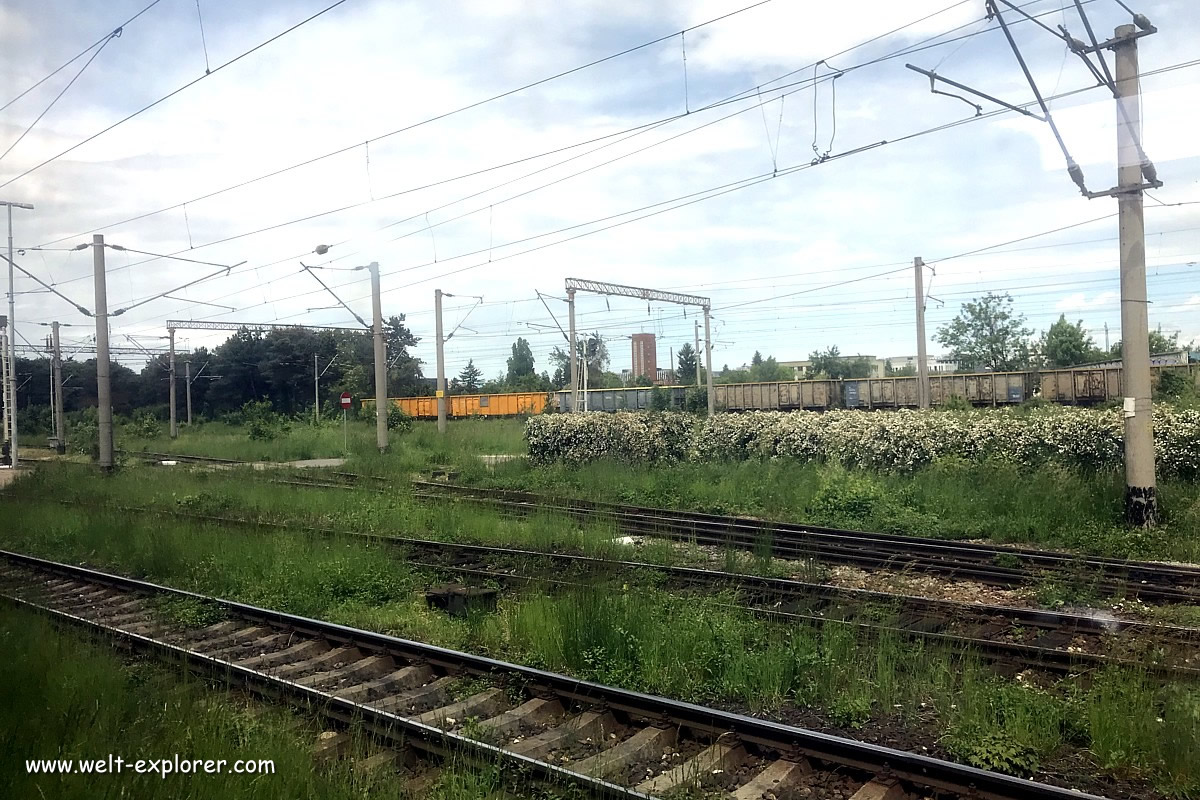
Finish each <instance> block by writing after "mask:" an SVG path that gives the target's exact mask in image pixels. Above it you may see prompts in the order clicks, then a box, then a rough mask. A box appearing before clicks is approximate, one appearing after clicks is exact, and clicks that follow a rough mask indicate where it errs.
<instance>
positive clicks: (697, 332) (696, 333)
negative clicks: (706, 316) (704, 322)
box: [692, 320, 700, 388]
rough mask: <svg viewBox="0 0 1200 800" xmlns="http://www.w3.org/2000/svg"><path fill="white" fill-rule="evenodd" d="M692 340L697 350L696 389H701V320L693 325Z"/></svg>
mask: <svg viewBox="0 0 1200 800" xmlns="http://www.w3.org/2000/svg"><path fill="white" fill-rule="evenodd" d="M692 339H693V341H694V342H695V344H694V345H693V347H695V348H696V350H695V354H696V388H700V320H696V321H695V322H693V323H692Z"/></svg>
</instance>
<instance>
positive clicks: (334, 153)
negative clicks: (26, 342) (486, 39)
mask: <svg viewBox="0 0 1200 800" xmlns="http://www.w3.org/2000/svg"><path fill="white" fill-rule="evenodd" d="M345 1H346V0H338V2H336V3H334V4H333V5H331V6H329V7H328V8H325V9H324V10H322V11H320V12H318V13H317V14H314V15H313V16H312V17H309V19H306V20H304V22H308V21H309V20H312V19H315V18H316V17H319V16H320V15H321V14H324V13H325V12H326V11H330V10H331V9H333V8H335V7H337V6H339V5H341V4H342V3H344V2H345ZM770 2H772V0H758V2H756V3H752V4H751V5H748V6H745V7H743V8H739V9H737V10H735V11H730V12H729V13H727V14H722V15H721V16H719V17H713V18H712V19H709V20H706V21H704V22H701V23H698V24H696V25H692V26H691V27H688V28H684V29H683V31H676V32H674V33H670V34H667V35H665V36H660V37H658V38H657V39H651V40H650V41H648V42H643V43H642V44H639V45H634V46H633V47H628V48H626V49H624V50H621V51H620V52H617V53H612V54H610V55H607V56H604V57H603V58H598V59H595V60H594V61H589V62H588V63H586V64H580V65H578V66H575V67H571V68H570V69H566V70H563V71H562V72H558V73H555V74H554V75H550V76H547V77H545V78H539V79H538V80H536V81H531V82H530V83H526V84H524V85H522V86H518V87H516V88H514V89H508V90H506V91H504V92H501V93H499V94H495V95H492V96H491V97H486V98H484V99H482V100H476V101H475V102H473V103H468V104H467V105H465V106H460V107H459V108H456V109H453V110H451V111H444V112H442V113H440V114H436V115H434V116H432V117H428V118H426V119H423V120H421V121H419V122H414V123H410V124H408V125H405V126H403V127H400V128H396V129H395V130H392V131H389V132H387V133H384V134H380V135H379V136H375V137H373V138H371V139H367V140H366V141H365V142H355V143H354V144H351V145H346V146H345V147H341V148H338V149H337V150H331V151H330V152H328V153H324V154H322V155H319V156H314V157H312V158H309V159H306V160H304V161H299V162H297V163H295V164H292V165H290V166H287V167H282V168H280V169H277V170H274V171H272V172H268V173H265V174H263V175H259V176H258V177H256V178H250V179H248V180H245V181H242V182H241V183H237V184H234V185H232V186H227V187H225V188H224V189H218V190H216V191H213V192H209V193H208V194H204V195H201V196H199V197H194V198H192V199H191V200H185V201H183V202H181V203H176V204H175V205H172V206H167V207H165V208H161V209H159V210H157V211H151V212H148V213H146V214H142V215H139V216H137V217H132V218H131V219H127V220H124V221H123V222H118V223H113V225H110V226H103V227H114V226H116V225H124V224H126V223H128V222H132V221H134V220H138V219H144V218H145V217H149V216H153V215H155V214H161V213H163V212H164V211H172V210H174V209H176V208H181V207H183V206H185V205H187V204H189V203H196V202H199V201H200V200H207V199H209V198H211V197H216V196H217V195H220V194H224V193H225V192H230V191H233V190H234V189H240V188H242V187H244V186H249V185H250V184H253V183H257V182H259V181H263V180H266V179H268V178H273V177H276V176H277V175H282V174H284V173H286V172H290V171H292V170H294V169H299V168H300V167H306V166H308V165H310V164H315V163H316V162H318V161H323V160H324V159H327V158H332V157H333V156H337V155H341V154H343V153H348V152H350V151H351V150H354V149H356V148H358V147H361V146H363V145H364V144H367V145H369V144H374V143H376V142H380V141H383V140H384V139H387V138H389V137H392V136H396V135H398V134H401V133H405V132H406V131H411V130H413V129H415V128H419V127H422V126H424V125H428V124H430V123H433V122H437V121H439V120H443V119H446V118H448V117H452V116H454V115H456V114H461V113H462V112H464V111H470V110H471V109H474V108H478V107H480V106H483V105H486V104H488V103H492V102H495V101H496V100H502V99H503V98H505V97H510V96H512V95H514V94H519V93H521V92H524V91H526V90H528V89H532V88H534V87H537V86H541V85H542V84H544V83H549V82H551V81H555V80H558V79H559V78H564V77H566V76H568V75H572V74H574V73H576V72H581V71H583V70H586V69H590V68H591V67H595V66H598V65H600V64H603V63H605V62H607V61H612V60H613V59H617V58H621V57H622V56H626V55H629V54H630V53H634V52H637V51H638V50H643V49H645V48H647V47H651V46H653V45H656V44H659V43H660V42H664V41H666V40H668V39H672V38H674V37H676V36H679V35H680V34H681V33H684V32H687V31H694V30H698V29H699V28H703V27H705V26H708V25H712V24H714V23H717V22H720V21H722V20H725V19H728V18H730V17H733V16H736V15H738V14H741V13H743V12H746V11H750V10H751V9H755V8H758V7H759V6H763V5H766V4H767V3H770ZM304 22H301V23H300V24H299V25H296V26H294V27H292V28H289V29H288V30H286V31H284V32H283V33H282V34H279V36H283V35H284V34H286V33H289V32H291V31H292V30H295V28H297V27H299V26H300V25H303V24H304ZM279 36H276V37H275V38H276V39H277V38H279ZM272 41H274V39H270V40H268V41H267V42H264V43H263V44H262V45H258V47H255V48H254V49H253V50H248V51H246V52H245V53H243V54H242V55H240V56H238V57H237V58H234V59H232V60H231V61H227V62H226V63H225V64H222V65H221V66H219V67H217V68H216V69H215V70H213V72H217V71H218V70H220V69H222V68H223V67H225V66H228V65H229V64H232V63H233V62H234V61H237V60H238V59H240V58H242V57H243V56H245V55H249V54H250V53H252V52H254V50H257V49H259V47H263V46H264V45H266V44H270V42H272ZM208 74H209V73H205V75H203V76H201V78H197V79H196V80H195V81H192V83H189V84H187V85H185V86H183V87H181V88H180V89H176V90H175V91H174V92H172V93H171V94H169V95H167V96H166V97H164V98H162V99H161V100H157V101H155V102H154V103H152V104H151V105H150V106H147V107H146V108H143V109H142V110H141V111H138V112H135V113H134V114H132V115H131V116H129V117H126V118H125V119H124V120H121V122H125V121H127V120H129V119H132V118H133V117H134V116H137V115H138V114H140V113H142V111H145V110H147V109H149V108H151V107H153V106H154V105H157V104H158V103H161V102H162V101H163V100H166V99H168V98H169V97H171V96H172V95H174V94H178V93H179V92H181V91H183V89H186V88H187V87H188V86H191V85H193V84H194V83H196V82H197V81H199V80H201V79H202V78H204V77H207V76H208ZM119 124H121V123H120V122H118V123H117V125H119ZM114 127H116V125H113V126H110V127H109V128H106V129H105V130H103V131H100V133H97V134H95V135H94V136H92V137H90V138H89V139H85V140H84V141H82V142H80V143H79V144H77V145H75V146H74V147H72V148H70V149H68V150H65V151H63V152H62V153H59V154H58V155H57V156H54V158H52V159H49V160H48V161H45V162H43V163H42V164H39V165H38V166H37V167H34V168H33V169H31V170H29V171H27V172H25V173H22V174H21V175H18V176H17V177H16V178H13V179H12V180H18V179H19V178H22V177H24V176H25V175H28V174H29V172H32V171H33V170H34V169H39V168H41V167H43V166H45V165H46V164H48V163H50V161H53V160H54V159H55V158H60V157H62V156H64V155H66V154H67V153H69V152H70V151H71V150H73V149H75V147H79V146H80V145H82V144H86V143H87V142H89V141H91V140H92V139H94V138H96V136H100V135H102V134H104V133H106V132H107V131H109V130H112V128H114ZM9 183H12V181H8V182H7V183H3V184H0V188H3V187H4V186H7V185H8V184H9ZM98 230H101V228H94V229H92V230H90V231H85V232H84V233H79V234H75V236H83V235H86V234H88V233H93V232H95V231H98ZM64 238H73V237H64ZM60 241H62V239H56V240H55V241H54V242H47V244H54V243H55V242H60Z"/></svg>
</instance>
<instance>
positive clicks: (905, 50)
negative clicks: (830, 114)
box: [64, 0, 1094, 282]
mask: <svg viewBox="0 0 1200 800" xmlns="http://www.w3.org/2000/svg"><path fill="white" fill-rule="evenodd" d="M1084 2H1094V0H1084ZM961 4H962V3H961V2H959V3H955V4H953V5H951V6H948V7H947V8H945V9H942V10H941V11H938V12H933V13H932V14H930V15H927V16H926V17H923V18H921V19H920V20H917V21H915V22H913V23H909V24H908V25H904V26H900V27H899V28H896V29H893V31H892V32H895V31H898V30H903V29H904V28H906V27H909V25H913V24H917V23H918V22H921V21H924V20H925V19H928V18H930V17H932V16H936V15H937V14H939V13H943V12H944V11H947V10H950V9H952V8H954V7H957V6H958V5H961ZM752 7H753V6H750V7H747V8H752ZM1047 13H1049V12H1047ZM726 16H729V15H726ZM718 19H721V18H718ZM710 22H711V21H710ZM704 24H709V23H702V24H701V25H704ZM696 27H701V26H700V25H698V26H693V28H692V29H694V28H696ZM965 27H967V26H966V25H962V26H959V27H958V28H956V29H954V30H960V29H962V28H965ZM978 33H982V31H980V32H977V33H976V34H970V35H977V34H978ZM883 35H886V34H883ZM883 35H880V36H876V37H873V38H872V39H869V40H867V42H865V43H863V45H865V44H867V43H870V42H873V41H876V40H878V39H879V38H881V36H883ZM944 35H945V34H938V35H936V36H933V37H928V38H927V39H926V40H923V42H920V43H917V45H913V46H908V47H906V48H902V49H901V50H900V51H897V52H894V53H891V54H887V55H885V56H882V57H880V58H876V59H871V60H869V61H866V62H863V63H860V64H857V65H854V66H853V67H850V68H847V69H846V70H842V71H840V72H839V73H838V74H839V75H840V74H844V73H845V72H848V71H850V70H853V69H859V68H862V67H864V66H869V65H871V64H873V63H879V62H880V61H882V60H886V59H887V58H891V57H896V56H898V55H901V54H903V53H905V52H913V51H914V50H915V49H917V48H918V47H919V46H920V45H923V44H924V43H926V42H930V41H933V40H936V39H938V38H940V37H941V36H944ZM952 41H955V40H953V39H951V40H948V41H947V42H943V43H942V44H946V43H949V42H952ZM863 45H854V46H851V47H849V48H846V49H845V50H843V51H841V53H839V54H837V55H842V54H845V53H847V52H850V51H851V50H854V49H857V48H858V47H860V46H863ZM635 49H636V48H635ZM789 74H794V71H793V73H789ZM826 79H828V78H826ZM800 83H801V84H806V83H807V81H802V82H800ZM792 85H795V84H792ZM758 88H759V89H761V87H758ZM783 88H786V87H776V90H780V89H783ZM752 91H755V90H754V89H749V90H745V91H743V92H740V93H738V94H737V95H733V96H732V98H729V99H726V100H724V101H720V102H718V103H714V104H710V107H716V106H718V105H722V104H724V103H728V102H731V101H733V100H734V99H736V98H742V99H745V97H744V96H746V95H748V94H749V93H750V92H752ZM781 103H782V101H781ZM693 113H695V112H693ZM781 113H782V107H781ZM731 116H732V115H731ZM676 118H678V117H674V118H667V119H665V120H660V121H658V122H655V123H649V124H648V125H645V126H638V127H637V128H634V129H632V130H633V131H635V132H636V131H638V130H646V129H652V128H653V127H657V126H658V125H659V124H662V123H665V122H669V121H671V120H672V119H676ZM700 127H704V126H700ZM698 129H699V128H697V129H694V130H698ZM618 135H619V134H618ZM601 138H606V137H601ZM672 138H674V137H672ZM664 141H669V140H664ZM635 152H640V151H635ZM585 155H586V154H585ZM627 155H632V154H627ZM567 160H571V159H567ZM614 160H619V159H614ZM608 163H611V162H608ZM552 166H554V165H552ZM540 171H544V169H542V170H536V171H535V172H534V173H531V174H536V173H537V172H540ZM586 171H589V170H583V171H581V172H580V173H577V174H582V172H586ZM515 180H519V178H518V179H514V180H513V181H507V182H505V183H504V184H501V185H507V184H508V183H512V182H515ZM557 182H558V181H555V182H551V183H549V184H546V186H550V185H554V184H555V183H557ZM542 188H544V187H542ZM405 191H406V192H407V190H405ZM486 191H487V190H485V191H484V192H477V193H475V195H469V196H468V197H471V196H476V195H478V194H483V193H485V192H486ZM523 194H528V192H526V193H523ZM519 196H523V195H519ZM379 199H386V198H379ZM189 202H191V201H189ZM369 202H373V201H364V202H362V203H356V204H351V205H349V206H343V207H341V208H337V209H331V210H327V211H324V212H318V213H317V214H311V215H307V216H305V217H301V218H298V219H293V220H288V221H285V222H282V223H276V224H273V225H269V226H265V227H262V228H259V229H256V230H254V231H250V232H247V233H242V234H237V235H235V236H231V237H225V238H224V239H218V240H215V241H213V242H208V243H206V244H203V245H200V247H208V246H212V245H215V244H221V243H224V242H228V241H232V240H234V239H238V238H244V237H247V236H252V235H256V234H259V233H263V232H267V231H270V230H275V229H278V228H281V227H284V226H286V225H291V224H296V223H298V222H303V221H309V220H312V219H315V218H317V217H319V216H325V215H328V214H332V213H338V212H340V211H344V210H347V209H350V208H356V207H359V206H362V205H365V204H367V203H369ZM447 205H449V204H447ZM442 207H445V206H442ZM417 216H419V215H413V216H412V217H408V218H406V219H405V220H401V222H404V221H409V220H411V219H415V218H416V217H417ZM460 218H461V217H460ZM439 224H444V223H439ZM386 227H389V226H384V228H386ZM381 230H382V229H381ZM188 249H196V248H195V247H194V246H193V245H192V242H190V241H189V248H188ZM177 252H186V250H181V251H177ZM301 255H303V253H300V254H295V255H292V256H289V257H285V258H283V259H280V260H278V261H276V262H272V263H273V264H279V263H283V262H285V261H288V260H291V259H294V258H296V257H299V256H301ZM143 263H147V262H145V261H140V262H133V263H131V264H127V265H126V266H124V267H118V268H117V269H116V270H114V271H119V270H121V269H125V268H128V267H133V266H137V265H139V264H143ZM268 266H269V265H268ZM86 277H87V276H80V277H79V278H74V279H69V280H68V281H64V282H69V281H70V280H83V279H85V278H86Z"/></svg>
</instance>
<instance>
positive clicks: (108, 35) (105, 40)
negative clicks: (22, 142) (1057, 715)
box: [0, 0, 162, 111]
mask: <svg viewBox="0 0 1200 800" xmlns="http://www.w3.org/2000/svg"><path fill="white" fill-rule="evenodd" d="M161 2H162V0H154V2H152V3H150V5H148V6H146V7H145V8H143V9H142V10H141V11H139V12H137V13H136V14H134V15H133V16H132V17H130V18H129V19H127V20H125V21H124V22H122V23H121V24H120V25H118V26H117V27H116V28H114V29H113V30H111V31H109V32H108V33H106V34H104V35H103V36H101V37H100V38H99V39H97V40H96V41H95V42H93V43H92V44H90V45H88V46H87V47H85V48H84V49H83V50H80V51H79V52H78V53H77V54H76V55H75V56H73V57H72V58H71V59H70V60H68V61H66V62H65V63H63V64H62V65H61V66H59V67H58V69H56V70H54V71H53V72H51V73H50V74H49V75H47V76H46V77H44V78H42V79H41V80H40V81H38V82H37V83H35V84H33V85H32V86H30V87H29V88H28V89H26V90H25V91H23V92H21V93H20V94H18V95H17V96H16V97H14V98H13V99H11V100H9V101H8V102H7V103H5V104H4V105H3V106H0V111H4V110H5V109H7V108H8V107H9V106H11V105H12V104H13V103H15V102H17V101H18V100H20V99H21V98H22V97H24V96H25V95H27V94H29V93H30V92H32V91H33V90H34V89H36V88H38V87H39V86H41V85H42V84H43V83H45V82H46V81H48V80H50V79H51V78H53V77H54V76H55V75H57V74H58V73H60V72H62V71H63V70H64V69H66V68H67V67H69V66H71V65H72V64H74V63H75V62H76V61H78V60H79V59H81V58H83V57H84V56H85V55H87V54H88V53H90V52H91V51H92V50H95V49H96V47H98V46H100V45H103V44H107V43H108V40H109V39H111V38H112V37H113V34H115V33H116V32H117V31H119V30H121V29H122V28H125V27H126V26H128V25H129V23H131V22H133V21H134V20H136V19H137V18H138V17H140V16H141V15H142V14H145V13H146V12H147V11H149V10H150V9H152V8H154V7H155V6H156V5H158V4H159V3H161Z"/></svg>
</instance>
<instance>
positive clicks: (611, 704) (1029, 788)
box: [0, 550, 1101, 800]
mask: <svg viewBox="0 0 1200 800" xmlns="http://www.w3.org/2000/svg"><path fill="white" fill-rule="evenodd" d="M0 557H2V558H4V559H6V560H8V561H9V562H11V563H15V564H20V565H23V566H25V567H28V568H32V569H36V570H40V571H43V572H51V573H57V574H60V575H64V576H68V577H70V578H73V579H77V580H83V581H86V582H90V583H99V584H106V585H109V586H114V587H117V588H121V589H125V590H128V591H131V592H136V593H140V594H145V595H158V596H169V597H179V598H188V599H191V600H193V601H197V602H201V603H206V604H211V605H212V606H214V607H216V608H219V609H221V610H222V611H224V612H225V613H226V614H228V615H230V616H235V617H239V618H242V619H246V620H256V621H261V622H265V623H268V624H269V625H272V626H275V627H280V628H284V629H286V630H289V631H293V632H301V633H306V634H308V635H311V636H314V637H319V638H321V639H323V640H327V641H329V642H336V643H341V644H342V645H345V646H352V647H356V648H359V649H362V650H365V651H373V652H377V653H381V654H398V655H400V656H402V657H404V658H405V659H406V660H408V661H410V662H411V661H414V660H420V661H423V662H425V663H428V664H434V665H438V666H439V667H441V668H443V669H447V670H451V671H459V670H465V671H468V672H472V673H475V674H477V675H510V676H515V677H518V678H520V679H521V680H522V681H523V682H524V683H525V685H526V686H527V687H537V688H539V689H541V690H543V691H547V692H550V693H553V694H554V695H556V696H558V697H560V698H566V699H569V700H571V701H574V702H582V703H586V704H596V703H603V704H604V706H605V707H607V708H609V709H617V710H620V711H622V712H624V713H628V714H631V715H633V716H636V717H638V718H643V719H651V720H654V719H658V720H662V721H663V722H665V723H668V724H672V725H678V726H681V727H685V728H688V729H690V730H693V731H702V732H708V733H712V734H715V735H728V734H732V735H734V736H736V737H737V738H738V739H739V740H740V741H742V742H749V743H754V744H756V745H759V746H762V747H765V748H768V749H770V750H772V751H774V752H777V753H781V754H789V755H792V754H795V755H799V756H802V757H810V758H815V759H818V760H820V761H822V762H827V763H832V764H838V765H843V766H848V767H852V768H855V769H859V770H864V771H866V772H870V773H875V774H878V773H886V774H887V775H888V776H890V777H894V778H898V779H901V780H905V781H907V782H909V783H912V784H916V785H918V786H924V787H930V788H934V789H941V790H945V791H951V792H955V793H958V794H966V795H969V796H971V797H979V798H991V799H992V800H1015V799H1016V798H1038V799H1040V800H1101V798H1099V796H1098V795H1093V794H1088V793H1084V792H1079V791H1075V790H1073V789H1066V788H1062V787H1058V786H1051V785H1048V784H1044V783H1039V782H1037V781H1031V780H1027V779H1024V778H1017V777H1013V776H1009V775H1002V774H1000V773H995V772H988V771H986V770H982V769H978V768H975V767H970V766H966V765H963V764H957V763H954V762H950V761H944V760H941V759H937V758H933V757H931V756H925V755H920V754H917V753H910V752H907V751H903V750H895V749H892V748H888V747H883V746H880V745H875V744H870V743H866V742H859V741H855V740H852V739H846V738H843V737H840V736H833V735H831V734H825V733H820V732H817V731H811V730H806V729H803V728H797V727H793V726H790V725H785V724H782V723H778V722H772V721H769V720H763V719H757V718H755V717H748V716H745V715H741V714H736V713H733V712H729V711H722V710H719V709H713V708H705V707H703V706H698V705H695V704H692V703H686V702H682V701H678V700H670V699H668V698H664V697H657V696H654V695H648V694H644V693H641V692H634V691H630V690H627V689H620V688H616V687H611V686H604V685H601V684H597V683H593V682H590V681H584V680H580V679H578V678H573V677H570V676H567V675H561V674H558V673H553V672H548V671H546V670H539V669H534V668H531V667H524V666H521V665H518V664H512V663H509V662H504V661H500V660H497V659H492V658H487V657H485V656H479V655H474V654H471V653H463V652H459V651H455V650H450V649H448V648H443V647H437V646H435V645H429V644H423V643H421V642H415V641H411V640H407V639H401V638H398V637H395V636H389V635H387V634H382V633H376V632H373V631H365V630H360V629H357V628H352V627H349V626H346V625H339V624H337V623H332V622H324V621H321V620H315V619H311V618H308V617H302V616H298V615H294V614H287V613H284V612H280V611H273V610H270V609H264V608H260V607H257V606H252V605H249V604H245V603H239V602H236V601H232V600H225V599H221V598H213V597H207V596H205V595H201V594H198V593H195V592H190V591H186V590H181V589H173V588H170V587H166V586H162V585H159V584H154V583H149V582H146V581H140V580H136V579H133V578H127V577H124V576H120V575H112V574H108V573H104V572H99V571H97V570H92V569H88V568H85V567H79V566H74V565H68V564H63V563H59V562H54V561H49V560H46V559H41V558H37V557H34V556H29V555H25V554H21V553H14V552H11V551H6V550H0ZM80 619H81V618H80ZM87 622H88V624H89V625H93V626H95V625H96V623H95V622H92V621H87ZM122 634H124V635H126V636H129V635H131V634H128V633H126V632H124V631H122ZM141 638H142V639H144V640H146V645H147V646H150V642H153V643H154V646H156V647H158V648H162V647H163V646H165V645H164V643H159V642H156V641H154V640H152V639H150V638H149V637H141ZM175 649H176V650H181V649H180V648H175ZM189 653H190V651H187V650H186V649H182V651H181V652H179V653H178V655H180V656H183V657H185V658H188V660H189V663H196V664H199V665H201V666H207V667H208V668H216V669H219V670H227V669H234V670H235V673H234V674H236V675H238V676H239V677H240V678H243V679H245V680H248V681H252V682H256V683H257V682H259V681H260V680H261V679H262V678H268V677H269V676H265V675H262V674H261V673H257V672H255V671H254V670H248V669H245V668H235V667H234V666H233V665H230V664H228V663H227V662H223V661H220V660H219V659H212V658H209V657H206V656H202V657H201V658H200V659H193V658H192V657H191V656H190V655H189ZM197 655H198V654H197ZM272 680H273V681H274V683H273V685H277V686H278V688H279V689H280V690H281V691H286V692H288V693H289V694H295V695H298V696H303V697H307V698H309V699H313V700H317V699H320V700H322V701H325V697H326V696H325V695H324V694H322V693H316V695H317V696H314V694H313V692H312V690H309V689H308V688H307V687H300V686H296V685H293V684H290V683H289V682H287V681H280V680H278V679H272ZM299 690H303V691H299ZM333 705H334V707H335V709H337V710H341V711H343V712H344V713H346V714H349V715H353V716H355V717H356V718H357V716H358V715H363V717H364V718H374V719H376V720H379V721H381V722H383V723H386V724H387V725H389V726H391V727H392V728H402V729H404V730H405V731H406V732H407V733H409V734H410V735H411V736H412V737H413V738H414V739H421V740H425V741H430V740H432V741H435V742H438V743H445V744H452V745H454V746H456V747H458V746H461V747H463V748H486V749H484V750H481V751H477V752H487V753H488V754H489V755H492V756H493V757H503V758H508V757H509V756H510V755H515V754H510V753H508V752H507V751H505V750H503V749H500V748H491V747H488V746H486V745H483V744H482V743H477V742H473V741H471V740H467V739H465V737H460V736H454V735H453V734H446V733H444V732H442V731H440V729H436V728H432V727H430V726H425V725H421V724H419V723H416V722H414V721H413V720H408V719H405V718H403V717H399V716H397V715H394V714H386V712H380V711H378V710H375V709H372V708H371V707H370V706H363V705H361V704H358V703H353V702H349V701H342V702H340V703H334V704H333ZM451 737H452V738H451ZM522 761H523V763H524V762H529V763H526V764H525V766H527V767H528V768H529V769H531V770H534V771H535V774H551V775H553V776H554V778H555V779H559V780H565V781H569V782H572V783H575V784H576V785H581V786H583V785H587V786H589V787H590V788H592V789H593V790H594V791H596V792H602V791H606V792H609V793H613V792H622V793H624V794H622V795H618V796H638V795H629V794H628V791H629V790H627V789H624V788H623V787H619V786H616V785H613V784H610V785H609V786H610V787H611V788H606V787H601V786H597V785H596V780H595V779H593V778H587V777H586V776H582V775H579V774H577V773H573V772H570V771H569V770H565V769H562V768H557V767H551V765H547V764H541V763H539V762H536V761H535V760H533V759H523V760H522ZM548 771H549V772H548ZM642 796H644V795H642Z"/></svg>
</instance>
